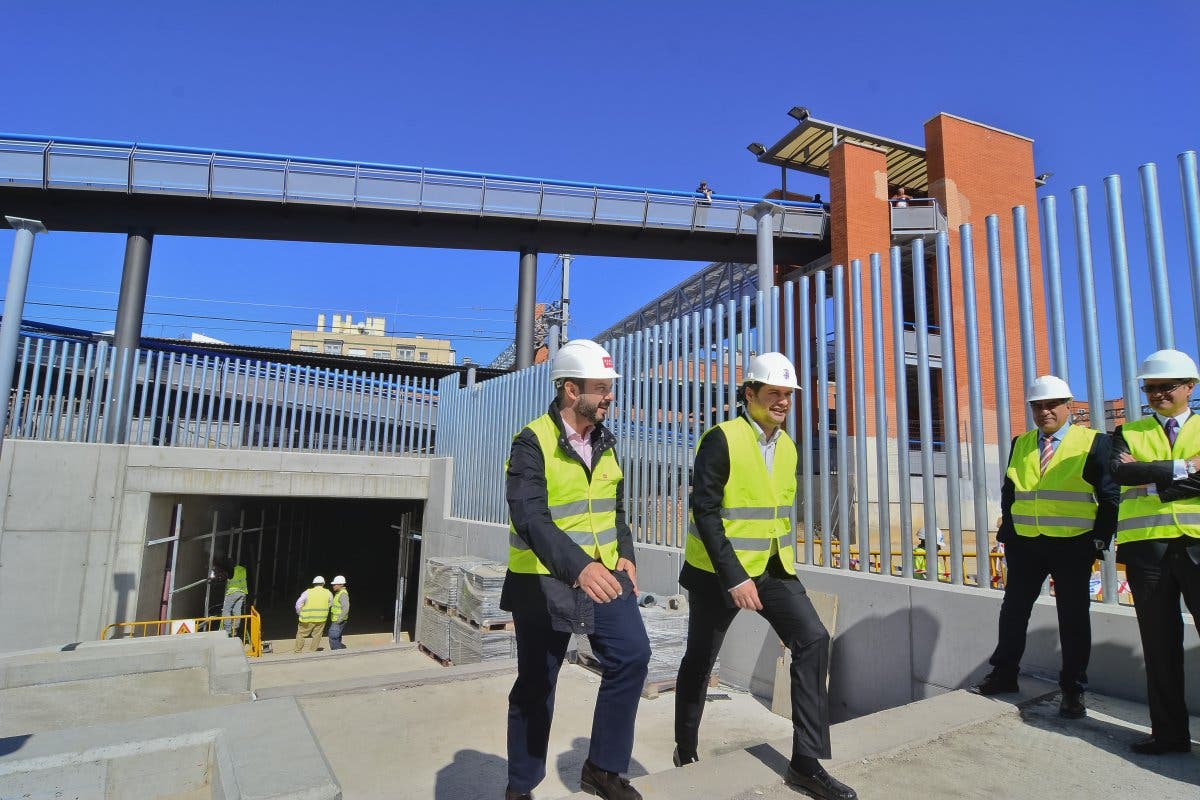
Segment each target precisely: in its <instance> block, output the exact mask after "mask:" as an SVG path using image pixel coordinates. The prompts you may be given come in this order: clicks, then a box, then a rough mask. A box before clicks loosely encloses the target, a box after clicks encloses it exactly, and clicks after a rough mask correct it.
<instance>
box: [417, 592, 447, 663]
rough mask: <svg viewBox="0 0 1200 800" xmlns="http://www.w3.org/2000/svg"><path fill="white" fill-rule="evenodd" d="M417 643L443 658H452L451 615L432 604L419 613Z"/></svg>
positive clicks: (426, 605)
mask: <svg viewBox="0 0 1200 800" xmlns="http://www.w3.org/2000/svg"><path fill="white" fill-rule="evenodd" d="M417 643H418V644H420V645H422V646H423V647H424V648H425V649H426V650H428V651H429V652H431V653H433V654H434V655H435V656H437V657H438V658H440V659H442V660H453V659H451V658H450V615H449V614H447V613H445V612H443V611H439V610H438V609H436V608H434V607H433V606H431V605H428V604H425V605H422V606H421V610H420V611H419V612H418V613H417Z"/></svg>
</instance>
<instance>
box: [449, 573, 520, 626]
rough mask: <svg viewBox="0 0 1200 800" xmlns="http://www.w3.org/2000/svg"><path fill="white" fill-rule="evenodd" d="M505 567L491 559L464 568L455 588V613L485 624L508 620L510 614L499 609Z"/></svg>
mask: <svg viewBox="0 0 1200 800" xmlns="http://www.w3.org/2000/svg"><path fill="white" fill-rule="evenodd" d="M507 573H508V569H507V568H506V567H504V565H502V564H497V563H496V562H494V561H485V562H484V563H482V564H479V565H478V566H474V567H471V568H470V569H466V570H463V573H462V581H461V583H460V585H459V590H458V613H459V614H460V615H461V616H463V617H466V618H467V619H469V620H471V621H472V622H474V623H475V624H476V625H482V626H484V627H486V626H488V625H494V624H496V623H503V622H511V621H512V614H510V613H509V612H507V611H502V610H501V609H500V591H501V590H502V589H503V588H504V576H505V575H506V574H507Z"/></svg>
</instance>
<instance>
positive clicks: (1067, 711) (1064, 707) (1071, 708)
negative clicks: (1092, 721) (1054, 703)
mask: <svg viewBox="0 0 1200 800" xmlns="http://www.w3.org/2000/svg"><path fill="white" fill-rule="evenodd" d="M1058 715H1059V716H1060V717H1066V718H1067V719H1083V718H1084V717H1086V716H1087V706H1085V705H1084V704H1083V692H1072V691H1067V690H1063V693H1062V699H1061V700H1060V701H1059V702H1058Z"/></svg>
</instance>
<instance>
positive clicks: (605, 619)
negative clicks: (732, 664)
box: [508, 592, 650, 792]
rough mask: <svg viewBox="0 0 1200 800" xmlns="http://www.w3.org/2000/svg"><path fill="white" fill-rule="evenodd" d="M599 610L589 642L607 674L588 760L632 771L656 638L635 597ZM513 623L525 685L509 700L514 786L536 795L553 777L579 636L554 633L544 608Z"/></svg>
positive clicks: (523, 612) (520, 680) (518, 615)
mask: <svg viewBox="0 0 1200 800" xmlns="http://www.w3.org/2000/svg"><path fill="white" fill-rule="evenodd" d="M595 608H596V631H595V633H593V634H591V635H590V636H589V637H588V639H589V640H590V641H591V644H592V652H593V653H594V654H595V656H596V659H597V660H598V661H599V662H600V663H601V665H603V667H604V674H603V677H602V679H601V681H600V691H599V694H598V695H597V696H596V711H595V714H594V716H593V717H592V739H591V747H590V749H589V751H588V758H589V759H591V762H592V763H593V764H595V765H596V766H597V767H599V768H600V769H603V770H608V771H609V772H625V771H627V770H628V769H629V758H630V755H631V754H632V753H633V722H634V719H635V718H636V716H637V708H638V701H639V700H640V699H641V696H642V687H643V686H644V685H645V683H646V669H647V665H648V664H649V663H650V641H649V640H648V639H647V638H646V628H645V626H644V625H643V624H642V615H641V614H640V613H639V612H638V607H637V600H636V599H635V598H634V596H633V594H632V593H630V592H626V593H625V594H623V595H622V596H621V597H619V598H617V599H616V600H614V601H612V602H611V603H596V604H595ZM513 621H514V622H515V623H516V624H515V627H516V636H517V680H516V683H514V684H513V688H512V691H511V692H510V693H509V695H508V788H510V789H513V790H515V791H518V792H528V791H531V790H532V789H533V788H534V787H535V786H537V785H538V784H539V783H541V781H542V779H543V778H545V777H546V748H547V745H548V743H549V740H550V723H551V721H552V720H553V718H554V689H555V685H556V684H557V683H558V671H559V668H560V667H562V662H563V657H564V656H565V655H566V652H567V644H568V643H569V642H570V639H571V634H569V633H562V632H560V631H556V630H554V629H553V628H551V627H550V615H549V614H548V613H547V612H546V611H545V609H544V608H540V609H539V608H526V609H519V610H514V612H513Z"/></svg>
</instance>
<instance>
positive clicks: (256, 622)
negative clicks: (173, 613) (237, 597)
mask: <svg viewBox="0 0 1200 800" xmlns="http://www.w3.org/2000/svg"><path fill="white" fill-rule="evenodd" d="M226 620H242V621H244V622H245V623H246V624H245V625H242V626H241V627H242V644H243V645H245V647H246V655H247V656H249V657H250V658H260V657H261V656H262V654H263V647H262V617H261V616H260V615H259V613H258V609H256V608H255V607H254V606H250V612H249V613H247V614H235V615H231V616H227V617H180V618H179V619H152V620H136V621H129V622H114V623H112V624H111V625H105V626H104V629H103V630H101V631H100V640H101V641H104V640H105V639H107V638H108V634H109V632H111V631H113V630H126V629H128V630H129V632H130V635H131V638H134V639H137V638H141V637H145V636H167V635H170V632H171V625H173V624H174V623H176V622H189V621H190V622H194V623H196V631H195V632H196V633H200V632H201V631H200V626H201V625H204V626H205V630H206V631H214V630H219V629H220V628H221V627H222V625H223V624H224V622H225V621H226ZM215 623H220V624H215ZM164 626H165V627H164ZM152 627H153V628H154V631H153V632H151V630H150V629H151V628H152ZM114 638H116V637H114Z"/></svg>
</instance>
